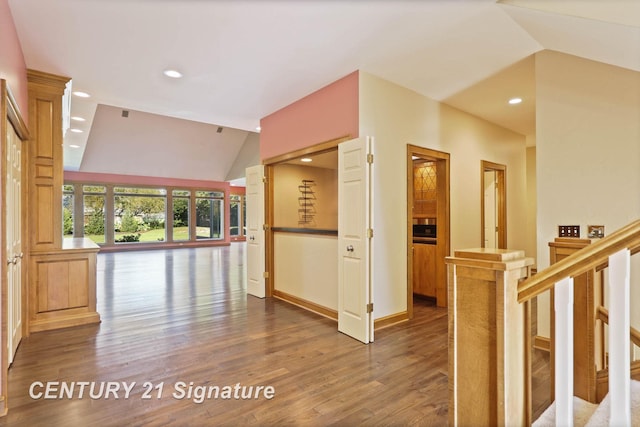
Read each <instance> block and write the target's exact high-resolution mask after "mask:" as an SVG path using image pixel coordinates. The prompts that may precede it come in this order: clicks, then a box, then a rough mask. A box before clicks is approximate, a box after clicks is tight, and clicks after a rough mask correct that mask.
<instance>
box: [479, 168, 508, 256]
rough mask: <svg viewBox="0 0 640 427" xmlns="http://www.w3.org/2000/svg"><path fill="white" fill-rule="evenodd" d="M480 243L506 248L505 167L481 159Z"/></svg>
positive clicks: (486, 245) (484, 246)
mask: <svg viewBox="0 0 640 427" xmlns="http://www.w3.org/2000/svg"><path fill="white" fill-rule="evenodd" d="M480 173H481V175H480V183H481V188H480V204H481V206H480V212H481V216H482V223H481V230H480V233H481V245H482V247H483V248H496V249H506V248H507V185H506V183H507V182H506V181H507V178H506V174H507V167H506V166H505V165H501V164H498V163H493V162H488V161H486V160H482V161H481V167H480Z"/></svg>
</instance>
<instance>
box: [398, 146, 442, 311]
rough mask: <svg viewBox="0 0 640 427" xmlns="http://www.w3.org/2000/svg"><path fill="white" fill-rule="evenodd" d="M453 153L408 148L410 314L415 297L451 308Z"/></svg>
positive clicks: (413, 147) (408, 283) (408, 275)
mask: <svg viewBox="0 0 640 427" xmlns="http://www.w3.org/2000/svg"><path fill="white" fill-rule="evenodd" d="M449 157H450V156H449V153H444V152H441V151H436V150H431V149H428V148H423V147H418V146H414V145H407V237H408V238H407V277H408V280H407V313H408V315H409V318H413V297H414V295H416V296H419V297H426V298H430V299H433V300H435V302H436V305H437V306H438V307H446V306H447V273H446V272H447V270H446V265H445V262H444V259H445V257H446V256H448V255H449V248H450V227H449V221H450V219H449V212H450V210H449V203H450V202H449V201H450V196H449V161H450V159H449Z"/></svg>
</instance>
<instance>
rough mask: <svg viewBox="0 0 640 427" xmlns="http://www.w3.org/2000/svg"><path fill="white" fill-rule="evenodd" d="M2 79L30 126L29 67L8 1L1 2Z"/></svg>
mask: <svg viewBox="0 0 640 427" xmlns="http://www.w3.org/2000/svg"><path fill="white" fill-rule="evenodd" d="M0 79H5V80H6V81H7V85H8V86H9V89H11V93H12V94H13V97H14V98H15V100H16V102H17V103H18V108H20V114H21V115H22V119H23V120H24V122H25V123H27V124H28V123H29V104H28V99H27V97H28V92H27V65H26V63H25V61H24V55H23V54H22V47H21V46H20V40H19V39H18V33H17V31H16V26H15V24H14V22H13V17H12V15H11V9H9V1H8V0H0Z"/></svg>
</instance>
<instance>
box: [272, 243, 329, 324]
mask: <svg viewBox="0 0 640 427" xmlns="http://www.w3.org/2000/svg"><path fill="white" fill-rule="evenodd" d="M273 245H274V251H275V253H277V254H278V256H276V257H274V288H275V289H276V290H279V291H282V292H286V293H288V294H290V295H293V296H296V297H298V298H302V299H304V300H306V301H311V302H313V303H315V304H318V305H321V306H323V307H325V308H328V309H331V310H336V311H337V310H338V262H337V260H338V238H337V237H335V236H314V235H309V234H297V233H278V232H276V233H274V237H273Z"/></svg>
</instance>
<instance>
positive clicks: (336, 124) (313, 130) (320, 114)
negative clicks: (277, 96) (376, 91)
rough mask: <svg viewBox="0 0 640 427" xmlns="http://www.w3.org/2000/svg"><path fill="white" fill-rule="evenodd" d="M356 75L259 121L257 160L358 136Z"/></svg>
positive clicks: (356, 72)
mask: <svg viewBox="0 0 640 427" xmlns="http://www.w3.org/2000/svg"><path fill="white" fill-rule="evenodd" d="M358 82H359V72H358V71H354V72H353V73H351V74H349V75H347V76H345V77H343V78H341V79H340V80H337V81H335V82H333V83H331V84H329V85H328V86H325V87H323V88H322V89H320V90H318V91H316V92H313V93H312V94H310V95H308V96H305V97H304V98H302V99H300V100H298V101H296V102H294V103H293V104H290V105H288V106H286V107H284V108H282V109H281V110H278V111H276V112H275V113H272V114H270V115H268V116H266V117H264V118H262V120H260V127H261V131H260V159H261V160H265V159H268V158H270V157H274V156H279V155H282V154H286V153H289V152H291V151H295V150H300V149H303V148H306V147H309V146H312V145H315V144H319V143H321V142H325V141H330V140H332V139H336V138H340V137H343V136H347V135H349V136H351V137H353V138H356V137H358V133H359V116H358V108H359V106H358Z"/></svg>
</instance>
